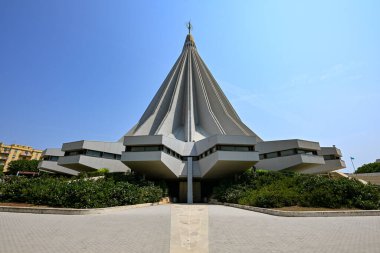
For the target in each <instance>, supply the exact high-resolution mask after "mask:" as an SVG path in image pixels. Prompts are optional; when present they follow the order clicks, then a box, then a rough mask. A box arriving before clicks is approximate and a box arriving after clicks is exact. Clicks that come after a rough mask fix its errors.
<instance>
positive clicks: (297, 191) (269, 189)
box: [213, 171, 380, 209]
mask: <svg viewBox="0 0 380 253" xmlns="http://www.w3.org/2000/svg"><path fill="white" fill-rule="evenodd" d="M213 193H214V197H215V198H216V199H217V200H219V201H221V202H230V203H238V204H242V205H251V206H258V207H266V208H277V207H284V206H294V205H299V206H305V207H328V208H343V207H345V208H360V209H379V208H380V189H379V188H377V187H376V186H373V185H364V184H362V183H360V182H359V181H357V180H349V179H345V178H341V179H331V178H327V177H321V176H313V175H302V174H295V173H280V172H257V173H256V175H255V174H254V173H253V172H252V171H247V172H245V173H243V174H242V175H240V179H239V180H232V179H229V180H224V181H223V182H221V183H220V185H219V186H218V187H216V188H214V192H213Z"/></svg>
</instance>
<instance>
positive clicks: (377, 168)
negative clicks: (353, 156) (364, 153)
mask: <svg viewBox="0 0 380 253" xmlns="http://www.w3.org/2000/svg"><path fill="white" fill-rule="evenodd" d="M375 172H380V163H367V164H364V165H363V166H361V167H359V168H358V169H357V170H356V171H355V174H357V173H375Z"/></svg>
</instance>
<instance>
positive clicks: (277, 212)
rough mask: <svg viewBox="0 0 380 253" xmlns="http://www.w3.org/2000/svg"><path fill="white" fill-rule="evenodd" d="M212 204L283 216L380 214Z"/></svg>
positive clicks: (373, 214) (372, 211)
mask: <svg viewBox="0 0 380 253" xmlns="http://www.w3.org/2000/svg"><path fill="white" fill-rule="evenodd" d="M212 204H216V205H224V206H229V207H235V208H239V209H244V210H249V211H254V212H258V213H264V214H269V215H274V216H282V217H349V216H380V210H352V211H350V210H345V211H282V210H275V209H269V208H262V207H255V206H246V205H239V204H232V203H222V202H213V203H212Z"/></svg>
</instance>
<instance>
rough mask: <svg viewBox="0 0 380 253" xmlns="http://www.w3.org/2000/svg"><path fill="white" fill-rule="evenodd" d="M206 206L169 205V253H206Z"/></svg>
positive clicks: (207, 250)
mask: <svg viewBox="0 0 380 253" xmlns="http://www.w3.org/2000/svg"><path fill="white" fill-rule="evenodd" d="M208 219H209V217H208V205H196V204H190V205H188V204H182V205H180V204H173V205H171V223H170V253H183V252H187V253H195V252H197V253H208V252H209V249H208V244H209V242H208V237H209V235H208V227H209V224H208Z"/></svg>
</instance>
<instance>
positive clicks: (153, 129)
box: [127, 34, 261, 142]
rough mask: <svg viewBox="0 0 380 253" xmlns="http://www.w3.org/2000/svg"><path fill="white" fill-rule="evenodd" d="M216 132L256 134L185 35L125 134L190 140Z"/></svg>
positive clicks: (192, 41)
mask: <svg viewBox="0 0 380 253" xmlns="http://www.w3.org/2000/svg"><path fill="white" fill-rule="evenodd" d="M216 134H221V135H247V136H256V137H257V135H256V134H255V133H254V132H252V131H251V130H250V129H249V128H248V127H247V126H246V125H245V124H244V123H243V122H242V121H241V120H240V118H239V116H238V115H237V113H236V112H235V110H234V109H233V107H232V105H231V104H230V102H229V101H228V99H227V98H226V96H225V95H224V93H223V91H222V90H221V88H220V87H219V85H218V83H217V82H216V80H215V79H214V77H213V76H212V74H211V72H210V71H209V69H208V68H207V66H206V64H205V63H204V62H203V60H202V59H201V57H200V56H199V54H198V52H197V48H196V46H195V42H194V39H193V36H192V35H191V34H188V35H187V36H186V40H185V43H184V46H183V50H182V53H181V55H180V56H179V58H178V59H177V61H176V63H175V64H174V66H173V68H172V69H171V70H170V72H169V74H168V76H167V77H166V79H165V80H164V82H163V83H162V85H161V87H160V88H159V90H158V91H157V93H156V95H155V96H154V98H153V100H152V101H151V102H150V104H149V106H148V108H147V109H146V111H145V112H144V114H143V115H142V117H141V119H140V120H139V122H138V123H137V124H136V125H135V126H134V128H132V129H131V130H130V131H129V132H128V133H127V136H137V135H165V136H170V137H173V138H176V139H178V140H182V141H186V142H193V141H199V140H201V139H204V138H206V137H209V136H212V135H216ZM257 138H258V141H261V139H260V138H259V137H257Z"/></svg>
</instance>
